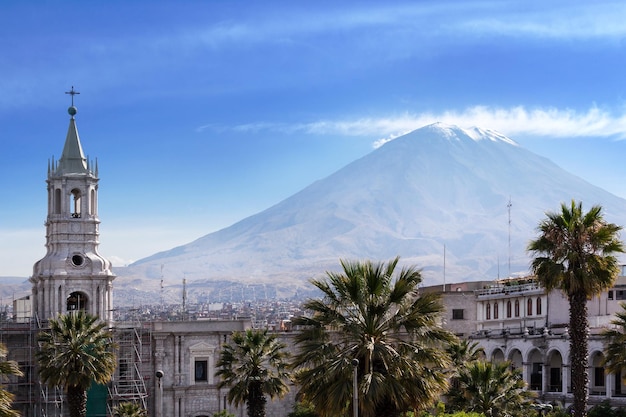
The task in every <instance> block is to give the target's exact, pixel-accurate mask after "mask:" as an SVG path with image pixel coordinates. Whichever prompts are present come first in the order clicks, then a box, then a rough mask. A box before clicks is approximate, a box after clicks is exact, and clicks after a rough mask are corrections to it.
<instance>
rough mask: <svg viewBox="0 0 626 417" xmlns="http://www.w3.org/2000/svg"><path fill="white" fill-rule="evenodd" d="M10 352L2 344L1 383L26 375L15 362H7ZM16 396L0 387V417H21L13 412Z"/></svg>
mask: <svg viewBox="0 0 626 417" xmlns="http://www.w3.org/2000/svg"><path fill="white" fill-rule="evenodd" d="M7 354H8V350H7V348H6V346H5V345H3V344H1V343H0V381H1V382H5V381H6V380H7V379H8V378H9V377H10V376H23V375H24V374H23V373H22V371H20V369H19V368H18V366H17V362H15V361H7V360H6V357H7ZM13 398H14V395H13V394H12V393H10V392H9V391H7V390H6V389H4V387H2V386H0V417H20V413H19V412H18V411H16V410H13V408H12V403H13Z"/></svg>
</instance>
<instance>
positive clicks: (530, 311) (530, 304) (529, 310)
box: [526, 298, 533, 316]
mask: <svg viewBox="0 0 626 417" xmlns="http://www.w3.org/2000/svg"><path fill="white" fill-rule="evenodd" d="M526 312H527V314H528V315H529V316H532V315H533V300H532V299H530V298H529V299H528V305H527V306H526Z"/></svg>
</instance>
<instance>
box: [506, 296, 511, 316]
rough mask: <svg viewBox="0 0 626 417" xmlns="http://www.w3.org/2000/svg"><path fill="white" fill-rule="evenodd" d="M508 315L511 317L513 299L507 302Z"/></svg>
mask: <svg viewBox="0 0 626 417" xmlns="http://www.w3.org/2000/svg"><path fill="white" fill-rule="evenodd" d="M506 317H507V318H508V319H510V318H511V300H509V301H507V302H506Z"/></svg>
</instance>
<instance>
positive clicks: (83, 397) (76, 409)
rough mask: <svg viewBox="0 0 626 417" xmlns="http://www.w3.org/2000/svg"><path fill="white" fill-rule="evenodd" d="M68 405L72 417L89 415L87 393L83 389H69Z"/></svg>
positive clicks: (71, 387) (74, 387)
mask: <svg viewBox="0 0 626 417" xmlns="http://www.w3.org/2000/svg"><path fill="white" fill-rule="evenodd" d="M67 405H68V408H69V409H70V417H85V416H86V415H87V392H86V391H85V390H84V389H83V388H81V387H77V386H70V387H68V388H67Z"/></svg>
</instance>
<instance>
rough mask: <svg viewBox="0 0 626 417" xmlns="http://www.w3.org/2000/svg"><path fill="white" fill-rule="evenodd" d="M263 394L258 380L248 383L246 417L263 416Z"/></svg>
mask: <svg viewBox="0 0 626 417" xmlns="http://www.w3.org/2000/svg"><path fill="white" fill-rule="evenodd" d="M265 402H266V400H265V395H264V394H263V387H262V386H261V382H260V381H252V382H250V384H249V385H248V417H265Z"/></svg>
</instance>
